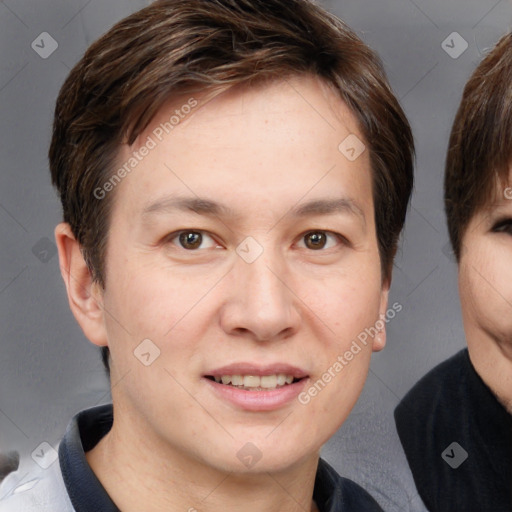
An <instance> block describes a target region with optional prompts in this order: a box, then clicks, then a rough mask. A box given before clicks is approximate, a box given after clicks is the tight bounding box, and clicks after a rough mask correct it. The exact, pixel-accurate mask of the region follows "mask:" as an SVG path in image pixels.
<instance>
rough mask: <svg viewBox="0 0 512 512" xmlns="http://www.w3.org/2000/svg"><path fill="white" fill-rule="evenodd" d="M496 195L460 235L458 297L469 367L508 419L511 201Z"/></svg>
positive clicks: (511, 386)
mask: <svg viewBox="0 0 512 512" xmlns="http://www.w3.org/2000/svg"><path fill="white" fill-rule="evenodd" d="M509 182H512V173H511V174H509ZM509 187H510V185H508V187H506V188H505V190H506V191H509V190H511V189H510V188H509ZM497 189H498V190H497V193H496V199H497V200H496V201H495V202H493V203H492V204H491V205H489V206H488V207H485V208H483V209H482V210H481V211H479V212H477V213H476V214H475V215H474V216H473V218H472V219H471V221H470V223H469V225H468V228H467V230H466V232H465V233H464V237H463V239H462V244H463V245H462V251H461V258H460V265H459V293H460V297H461V306H462V317H463V321H464V329H465V333H466V338H467V343H468V350H469V355H470V358H471V362H472V363H473V366H474V367H475V369H476V371H477V373H478V374H479V375H480V377H481V378H482V379H483V381H484V382H485V383H486V384H487V386H489V388H490V389H491V390H492V391H493V392H494V394H495V395H496V396H497V398H498V400H500V402H501V403H502V404H503V405H504V406H505V407H506V408H507V410H508V411H509V413H511V414H512V265H511V261H512V200H511V199H510V194H509V193H504V187H503V186H502V185H501V184H500V186H499V187H497Z"/></svg>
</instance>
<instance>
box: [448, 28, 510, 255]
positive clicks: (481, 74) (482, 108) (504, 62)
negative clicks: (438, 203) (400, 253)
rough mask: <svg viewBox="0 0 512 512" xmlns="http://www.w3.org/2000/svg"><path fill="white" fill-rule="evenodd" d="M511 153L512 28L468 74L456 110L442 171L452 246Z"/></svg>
mask: <svg viewBox="0 0 512 512" xmlns="http://www.w3.org/2000/svg"><path fill="white" fill-rule="evenodd" d="M511 157H512V34H507V35H506V36H504V37H502V38H501V39H500V41H498V43H497V44H496V46H495V47H494V48H493V49H492V51H491V52H490V53H489V54H488V55H487V56H486V57H485V58H484V59H483V60H482V62H481V63H480V64H479V65H478V67H477V68H476V69H475V71H474V72H473V74H472V75H471V77H470V79H469V80H468V82H467V84H466V86H465V88H464V92H463V95H462V100H461V103H460V106H459V109H458V111H457V115H456V116H455V121H454V123H453V127H452V132H451V135H450V142H449V145H448V153H447V156H446V166H445V177H444V202H445V210H446V217H447V220H448V231H449V234H450V241H451V244H452V248H453V251H454V253H455V256H456V258H457V261H458V260H459V259H460V254H461V247H462V239H463V236H464V233H465V231H466V228H467V227H468V224H469V222H470V220H471V218H472V217H473V215H474V214H475V213H477V212H478V211H480V210H481V209H482V208H483V207H485V205H487V204H489V203H491V202H492V201H493V198H494V197H495V190H496V184H497V183H502V184H504V183H506V182H507V179H508V174H509V165H510V160H511Z"/></svg>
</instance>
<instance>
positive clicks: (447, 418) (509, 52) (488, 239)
mask: <svg viewBox="0 0 512 512" xmlns="http://www.w3.org/2000/svg"><path fill="white" fill-rule="evenodd" d="M511 99H512V36H511V35H507V36H505V37H504V38H502V39H501V40H500V41H499V42H498V44H497V45H496V47H495V48H494V49H493V50H492V51H491V52H490V53H489V54H488V55H487V56H486V57H485V59H484V60H483V61H482V62H481V64H480V65H479V66H478V67H477V69H476V70H475V72H474V73H473V75H472V76H471V78H470V79H469V81H468V83H467V84H466V87H465V89H464V94H463V97H462V101H461V104H460V107H459V110H458V113H457V116H456V118H455V121H454V125H453V128H452V133H451V137H450V143H449V148H448V156H447V159H446V174H445V206H446V214H447V219H448V229H449V232H450V238H451V243H452V247H453V250H454V253H455V256H456V258H457V262H458V271H459V276H458V277H459V293H460V298H461V306H462V318H463V322H464V329H465V334H466V341H467V345H468V347H467V349H465V350H462V351H461V352H459V353H458V354H456V355H455V356H453V357H452V358H451V359H449V360H447V361H445V362H444V363H442V364H441V365H439V366H438V367H436V368H434V369H433V370H432V371H431V372H430V373H428V374H427V375H426V376H425V377H423V379H422V380H421V381H420V382H419V383H418V384H416V385H415V386H414V388H413V389H412V390H411V391H410V392H409V393H408V394H407V395H406V397H405V398H404V399H403V400H402V402H401V403H400V404H399V406H398V407H397V409H396V411H395V419H396V425H397V429H398V433H399V436H400V439H401V442H402V444H403V447H404V450H405V453H406V456H407V459H408V461H409V465H410V467H411V469H412V472H413V476H414V480H415V482H416V486H417V488H418V492H419V494H420V496H421V497H422V499H423V501H424V503H425V505H426V506H427V508H428V509H429V510H431V511H445V510H446V511H453V510H478V511H492V512H505V511H506V512H510V511H511V510H512V464H511V461H512V267H511V264H510V263H511V261H512V187H511V181H512V179H511V178H512V175H511V171H510V160H511V156H512V146H511V141H512V100H511Z"/></svg>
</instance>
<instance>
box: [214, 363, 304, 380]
mask: <svg viewBox="0 0 512 512" xmlns="http://www.w3.org/2000/svg"><path fill="white" fill-rule="evenodd" d="M280 373H281V374H284V375H292V376H293V378H295V379H302V378H304V377H307V376H308V373H307V372H306V371H305V370H302V369H301V368H298V367H297V366H292V365H289V364H286V363H273V364H266V365H258V364H254V363H232V364H228V365H226V366H222V367H220V368H216V369H214V370H211V371H210V372H207V373H206V374H205V376H211V377H221V376H222V375H255V376H259V377H263V376H265V375H278V374H280Z"/></svg>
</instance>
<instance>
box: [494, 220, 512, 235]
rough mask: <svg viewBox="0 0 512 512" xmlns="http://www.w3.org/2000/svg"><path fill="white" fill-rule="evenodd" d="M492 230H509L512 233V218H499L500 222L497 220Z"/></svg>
mask: <svg viewBox="0 0 512 512" xmlns="http://www.w3.org/2000/svg"><path fill="white" fill-rule="evenodd" d="M503 228H505V229H503ZM507 228H508V229H507ZM492 231H493V232H494V233H506V232H509V233H510V234H512V219H510V218H506V219H501V220H499V221H498V222H496V224H494V226H493V228H492Z"/></svg>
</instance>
